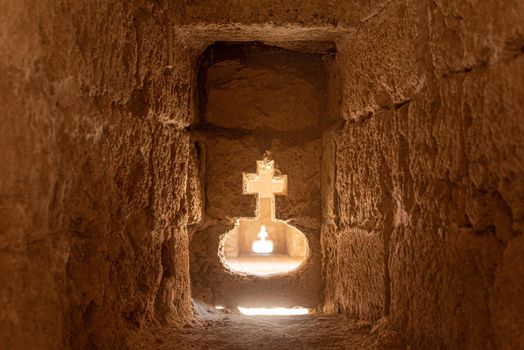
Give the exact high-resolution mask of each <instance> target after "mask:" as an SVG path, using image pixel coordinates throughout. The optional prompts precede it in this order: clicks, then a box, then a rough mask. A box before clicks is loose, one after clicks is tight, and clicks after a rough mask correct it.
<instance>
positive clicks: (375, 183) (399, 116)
mask: <svg viewBox="0 0 524 350" xmlns="http://www.w3.org/2000/svg"><path fill="white" fill-rule="evenodd" d="M523 14H524V10H523V7H522V4H521V3H520V2H508V3H504V4H501V3H497V2H495V1H492V2H483V3H482V4H479V6H476V5H473V4H472V2H460V3H459V2H446V3H444V2H441V1H435V2H432V1H430V2H428V3H427V4H425V3H422V2H408V3H402V2H396V1H393V2H391V4H390V5H388V6H387V7H386V8H385V9H384V10H383V11H382V12H380V13H379V14H378V15H377V16H375V17H374V18H372V19H370V20H369V21H367V22H366V23H364V24H363V25H362V27H361V29H360V30H359V31H358V32H356V33H354V34H350V35H348V37H347V38H345V40H344V41H343V42H342V43H341V44H340V45H339V52H338V55H337V61H338V62H340V64H341V68H340V70H341V80H342V83H343V87H342V93H343V101H342V104H341V115H342V116H343V117H344V118H345V119H346V120H348V121H347V122H346V125H345V126H344V127H343V128H342V129H341V130H340V131H339V132H338V133H337V134H336V135H335V136H334V140H335V142H336V149H337V150H336V162H337V163H336V170H335V177H336V185H335V187H336V195H337V198H338V217H337V218H338V222H337V224H338V227H336V228H329V229H326V232H327V234H328V235H329V236H326V237H325V236H323V237H322V241H323V245H324V247H325V248H326V255H325V258H327V259H328V261H324V271H325V278H326V280H327V281H328V282H327V285H328V288H326V290H325V294H326V304H325V308H326V310H328V311H329V310H331V311H335V310H345V311H346V312H348V313H349V314H351V315H354V316H357V317H364V318H367V319H378V318H380V317H384V316H388V317H389V321H390V322H391V324H392V325H394V326H395V327H397V329H398V330H399V331H400V332H401V333H402V334H403V335H404V336H405V338H406V341H407V342H408V343H409V344H411V345H412V346H413V347H415V348H427V347H428V346H432V347H443V348H469V349H490V348H501V349H512V348H515V347H519V346H520V345H521V344H522V343H523V341H524V340H523V338H522V329H524V320H523V318H522V307H523V303H522V301H517V300H516V296H517V295H520V296H522V287H521V286H522V284H523V280H522V277H521V276H522V273H521V270H522V269H521V266H520V265H519V260H521V259H520V258H518V257H517V256H518V255H517V251H520V255H522V254H523V253H524V252H523V251H522V245H521V244H519V243H520V240H521V237H522V223H523V222H522V219H523V214H522V203H524V202H523V198H524V183H523V182H522V178H523V176H522V175H523V174H524V167H523V155H524V141H523V139H522V133H523V131H524V130H523V129H524V123H523V122H522V118H521V117H520V116H521V115H522V109H523V108H524V105H523V104H524V98H523V96H524V86H523V85H522V81H524V76H523V72H524V60H523V57H522V54H521V53H522V47H523V45H522V43H523V41H522V36H519V34H518V33H522V29H521V28H522V21H520V20H518V18H522V15H523ZM501 21H503V22H504V23H502V22H501ZM497 24H500V25H497ZM488 31H489V32H488ZM346 52H347V53H346ZM363 232H364V233H366V234H363ZM330 237H331V238H330ZM372 237H377V238H378V239H380V240H381V242H382V244H377V242H375V240H373V239H372ZM350 244H351V246H350V248H349V249H344V247H345V246H346V245H348V246H349V245H350ZM369 255H371V256H373V257H374V259H370V258H362V256H369ZM384 259H385V260H384ZM348 264H353V267H352V268H351V269H347V268H344V267H346V266H348ZM520 264H521V263H520ZM370 271H376V273H379V274H381V278H380V279H379V278H377V277H376V276H374V275H373V276H372V277H369V272H370ZM365 280H367V281H368V283H367V284H365V286H366V287H369V286H370V285H372V282H373V281H376V282H375V284H374V285H375V286H376V288H373V292H370V293H366V294H364V293H362V294H359V292H360V291H361V289H360V288H359V287H358V286H360V285H363V281H365ZM341 281H344V282H343V283H344V286H346V287H345V288H343V287H342V288H341V286H340V283H342V282H341ZM379 281H384V282H385V283H384V282H382V283H380V282H379ZM379 289H382V291H383V292H382V294H380V293H376V292H377V290H379ZM503 304H505V306H503ZM377 305H378V306H379V307H377ZM509 305H511V306H509ZM519 330H520V331H519Z"/></svg>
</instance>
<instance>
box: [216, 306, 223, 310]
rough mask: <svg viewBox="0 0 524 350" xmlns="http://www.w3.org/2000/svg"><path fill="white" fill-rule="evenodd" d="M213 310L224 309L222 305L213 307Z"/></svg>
mask: <svg viewBox="0 0 524 350" xmlns="http://www.w3.org/2000/svg"><path fill="white" fill-rule="evenodd" d="M215 309H217V310H224V309H225V307H223V306H222V305H215Z"/></svg>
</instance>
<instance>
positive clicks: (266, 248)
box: [251, 225, 273, 254]
mask: <svg viewBox="0 0 524 350" xmlns="http://www.w3.org/2000/svg"><path fill="white" fill-rule="evenodd" d="M257 237H258V239H257V240H256V241H253V244H252V246H251V250H252V251H253V253H257V254H269V253H272V252H273V241H271V240H269V239H266V238H267V237H268V234H267V231H266V225H262V226H260V231H259V232H258V235H257Z"/></svg>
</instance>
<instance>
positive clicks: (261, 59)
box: [191, 44, 326, 307]
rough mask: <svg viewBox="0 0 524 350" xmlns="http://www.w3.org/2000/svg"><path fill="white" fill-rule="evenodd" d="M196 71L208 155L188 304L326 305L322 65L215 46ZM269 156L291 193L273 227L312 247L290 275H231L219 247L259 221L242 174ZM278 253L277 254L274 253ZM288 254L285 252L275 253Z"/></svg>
mask: <svg viewBox="0 0 524 350" xmlns="http://www.w3.org/2000/svg"><path fill="white" fill-rule="evenodd" d="M209 50H210V51H209V52H208V54H206V57H207V58H204V60H206V59H210V61H209V62H207V63H206V62H204V64H203V65H202V67H201V74H200V79H201V84H202V89H201V90H202V91H201V94H200V96H201V108H200V113H201V118H202V120H201V123H200V125H199V126H198V131H195V133H199V134H200V135H201V138H200V140H201V142H202V144H203V145H204V147H205V149H206V160H205V173H206V176H205V182H206V186H205V187H206V191H205V193H206V217H205V221H204V223H203V224H202V226H201V227H199V228H197V229H196V232H195V234H194V236H193V239H192V244H191V250H192V251H191V282H192V288H193V289H192V292H193V295H194V296H195V297H196V298H198V299H200V300H204V301H206V302H209V303H211V304H215V305H225V306H231V307H234V306H236V305H242V306H247V305H257V304H262V305H266V306H267V305H275V306H278V305H281V306H295V305H303V306H309V307H315V306H317V305H318V304H319V303H321V302H322V280H321V275H320V267H321V252H320V244H319V235H320V220H319V219H320V157H321V147H320V146H321V141H320V129H319V126H320V124H321V120H322V116H323V112H324V109H325V89H326V84H325V74H324V71H325V69H324V62H323V61H322V59H321V57H320V56H319V55H311V54H304V53H299V52H294V51H289V50H284V49H279V48H275V47H270V46H264V45H260V44H247V45H232V46H226V47H223V46H215V47H213V48H210V49H209ZM265 151H271V152H272V155H273V156H274V159H275V165H276V167H278V169H279V170H280V171H281V174H285V175H287V176H288V193H287V195H286V196H276V218H277V219H281V220H290V222H289V224H290V225H292V226H294V227H296V228H298V229H299V230H301V232H303V233H304V235H305V236H306V237H307V239H308V244H309V248H310V250H311V256H310V259H309V260H308V261H307V262H306V264H305V265H304V266H302V267H301V268H300V269H299V271H298V272H297V273H296V274H293V275H284V276H280V277H270V278H269V277H264V278H260V277H253V276H242V275H239V274H233V273H231V272H230V271H228V270H227V269H226V268H225V267H224V265H223V264H222V263H221V261H220V259H219V256H218V247H219V242H220V238H221V236H222V235H224V234H225V233H226V232H228V231H229V230H230V229H231V228H232V226H233V225H234V223H235V221H236V219H237V218H240V217H245V218H252V217H255V210H256V208H255V204H256V196H255V195H244V194H243V191H242V188H243V187H242V186H243V185H242V179H243V177H242V173H243V172H250V173H255V172H256V161H257V160H261V159H262V157H263V155H264V152H265ZM277 248H278V247H277ZM281 248H282V249H285V246H282V247H281Z"/></svg>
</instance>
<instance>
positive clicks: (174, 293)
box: [0, 0, 200, 349]
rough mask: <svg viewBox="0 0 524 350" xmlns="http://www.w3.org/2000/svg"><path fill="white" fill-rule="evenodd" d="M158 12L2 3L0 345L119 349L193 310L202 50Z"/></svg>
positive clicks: (120, 6)
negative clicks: (191, 223)
mask: <svg viewBox="0 0 524 350" xmlns="http://www.w3.org/2000/svg"><path fill="white" fill-rule="evenodd" d="M167 12H169V9H168V8H167V5H166V4H153V3H149V2H147V1H144V2H133V3H130V2H125V1H117V2H113V1H110V2H109V1H99V2H75V1H62V0H56V1H51V0H50V1H39V2H23V1H14V2H13V1H2V2H0V27H1V32H2V35H1V37H0V46H1V47H2V50H1V51H2V53H1V54H0V72H1V73H0V75H1V76H2V79H0V99H1V100H0V106H1V107H0V108H1V109H0V118H1V123H0V145H1V151H0V163H1V164H2V165H1V166H0V181H1V182H0V262H1V263H0V275H1V276H2V277H0V309H1V310H2V312H1V313H0V343H1V344H2V347H4V348H9V349H36V348H38V349H43V348H50V349H59V348H67V347H72V348H78V349H80V348H93V347H97V348H107V347H118V346H120V345H122V344H124V342H125V334H126V332H128V331H129V330H133V331H136V330H139V329H141V328H143V327H144V326H145V324H146V322H148V321H157V320H162V319H163V318H164V317H168V316H169V315H171V316H174V317H176V318H177V320H178V321H181V322H183V320H184V319H187V318H188V317H189V316H190V315H191V304H190V297H189V281H188V279H189V276H188V237H187V231H186V228H185V226H186V224H187V223H188V220H197V219H198V216H199V214H198V210H199V206H200V204H199V195H198V183H197V181H196V176H197V172H196V171H195V166H194V165H192V164H191V159H194V157H193V158H191V154H192V150H191V143H190V140H189V137H188V135H187V133H186V132H184V131H183V128H184V127H185V126H187V125H188V124H189V120H190V119H191V110H192V109H191V101H190V96H191V93H190V86H191V81H192V79H193V77H192V76H191V74H192V72H193V70H192V64H194V62H193V60H192V58H193V57H196V54H195V53H193V52H192V51H190V50H187V49H185V48H183V47H181V46H180V45H177V37H176V35H175V33H174V28H173V27H172V26H170V25H169V23H168V21H167V18H166V13H167ZM188 208H191V212H188ZM119 344H120V345H119Z"/></svg>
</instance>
